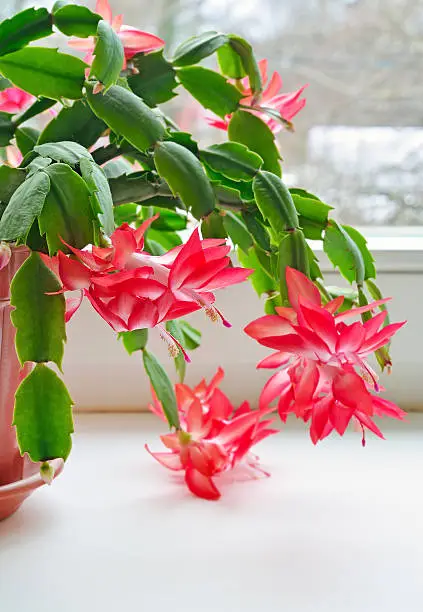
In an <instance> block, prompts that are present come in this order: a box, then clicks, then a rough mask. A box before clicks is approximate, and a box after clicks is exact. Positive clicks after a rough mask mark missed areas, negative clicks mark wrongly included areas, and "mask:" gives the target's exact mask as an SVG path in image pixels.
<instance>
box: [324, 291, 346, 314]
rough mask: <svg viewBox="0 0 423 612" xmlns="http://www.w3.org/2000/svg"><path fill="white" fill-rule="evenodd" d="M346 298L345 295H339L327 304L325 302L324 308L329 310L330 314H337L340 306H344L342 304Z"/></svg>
mask: <svg viewBox="0 0 423 612" xmlns="http://www.w3.org/2000/svg"><path fill="white" fill-rule="evenodd" d="M344 299H345V298H344V296H343V295H339V296H338V297H336V298H335V299H333V300H331V301H330V302H328V303H327V304H325V305H324V306H323V308H324V309H325V310H327V311H328V312H330V314H335V312H336V311H337V310H338V308H340V307H341V306H342V304H343V303H344Z"/></svg>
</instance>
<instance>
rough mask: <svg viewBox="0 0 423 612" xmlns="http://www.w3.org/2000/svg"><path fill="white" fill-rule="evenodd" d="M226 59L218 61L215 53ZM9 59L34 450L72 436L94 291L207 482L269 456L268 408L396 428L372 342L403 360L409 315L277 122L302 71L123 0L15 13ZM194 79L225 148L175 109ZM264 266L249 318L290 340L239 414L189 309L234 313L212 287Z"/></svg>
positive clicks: (49, 452) (25, 433)
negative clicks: (208, 379)
mask: <svg viewBox="0 0 423 612" xmlns="http://www.w3.org/2000/svg"><path fill="white" fill-rule="evenodd" d="M54 32H56V33H58V32H60V33H62V34H63V35H65V36H66V37H69V39H68V41H67V42H66V43H64V44H63V45H62V47H61V48H62V49H64V50H61V51H58V50H57V49H55V48H51V47H45V46H42V43H41V44H40V43H37V42H36V41H38V40H39V39H44V38H45V37H47V36H49V35H51V34H53V33H54ZM66 45H68V47H69V49H68V50H67V51H66ZM75 50H76V51H75ZM78 50H80V51H83V52H84V56H83V59H81V58H80V57H78V56H77V55H75V53H77V52H78ZM212 56H214V57H216V58H217V64H216V66H217V68H216V69H211V68H209V67H204V66H202V65H200V64H201V62H202V61H203V60H205V59H206V58H211V57H212ZM207 66H209V63H207ZM0 73H1V75H2V79H1V89H2V91H1V92H0V110H1V113H0V146H1V147H2V157H3V160H4V163H3V165H2V166H1V167H0V212H1V219H0V240H1V241H2V242H1V266H2V267H5V266H6V265H7V264H8V260H9V257H10V254H11V253H12V252H13V249H15V248H17V247H20V248H22V245H23V246H24V247H26V248H27V249H28V256H27V258H26V259H25V261H24V263H23V265H22V266H21V267H20V268H19V270H18V271H17V273H16V274H15V276H14V278H13V281H12V285H11V305H12V307H13V311H12V314H11V317H12V322H13V325H14V326H15V328H16V352H17V356H18V358H19V361H20V363H21V365H22V366H24V365H25V364H27V365H28V364H32V367H29V368H27V374H26V376H25V377H24V378H23V380H22V382H21V383H20V386H19V387H18V389H17V391H16V398H15V410H14V420H13V423H14V425H15V426H16V431H17V438H18V442H19V446H20V450H21V453H27V454H28V455H29V457H30V458H31V460H32V461H34V462H41V469H42V472H43V474H44V475H45V478H46V479H48V478H49V468H48V464H47V463H46V462H47V461H48V460H50V459H53V458H63V459H66V458H67V456H68V454H69V452H70V449H71V433H72V416H71V406H72V400H71V398H70V396H69V393H68V391H67V390H66V387H65V384H64V383H63V382H62V379H61V377H60V376H59V375H58V374H57V372H56V371H55V370H56V369H58V370H59V371H60V370H61V365H62V357H63V351H64V344H65V341H66V329H65V325H66V321H68V320H69V319H70V318H71V317H72V316H73V314H74V313H75V312H76V311H77V309H78V307H79V305H80V304H81V301H82V300H83V299H86V300H87V301H88V302H89V303H90V304H91V305H92V307H93V308H94V309H95V311H96V312H97V313H98V314H99V315H100V316H101V317H102V318H103V319H104V320H105V321H106V322H107V323H108V324H109V325H110V326H111V327H112V328H113V330H114V331H115V332H116V333H117V334H119V336H120V338H121V340H122V342H123V344H124V346H125V347H126V349H127V350H128V351H129V352H130V353H132V352H135V351H141V352H142V359H143V364H144V367H145V371H146V373H147V375H148V377H149V379H150V381H151V385H152V388H153V390H154V394H155V398H154V405H153V411H154V412H156V413H157V414H159V415H160V416H162V417H163V418H165V419H166V420H167V422H168V425H169V426H170V427H171V429H172V433H170V434H168V435H167V436H163V437H162V440H163V442H164V443H165V445H166V446H167V448H168V451H166V452H164V453H153V455H154V456H155V457H156V458H157V459H158V460H159V461H160V462H162V463H164V464H165V465H166V466H167V467H170V468H171V469H179V470H184V471H185V476H186V482H187V484H188V486H189V488H190V489H191V491H193V492H194V493H195V494H197V495H200V496H203V497H206V498H210V499H216V498H217V497H219V491H218V490H217V489H216V487H215V484H214V482H213V480H212V477H214V476H216V475H219V474H221V473H222V472H225V471H228V470H232V469H235V468H236V467H239V464H240V462H242V461H245V460H246V461H247V463H248V465H249V466H250V467H252V468H254V469H255V468H256V467H257V464H256V460H255V458H253V459H252V458H251V454H250V453H249V449H250V447H251V446H252V445H253V444H255V443H256V442H258V441H259V440H261V439H262V438H264V437H266V436H267V435H270V434H273V433H275V430H273V429H270V428H269V425H270V424H271V421H272V419H269V418H268V415H269V413H270V412H273V411H276V410H278V412H279V415H280V417H281V418H282V420H285V419H286V417H287V415H288V414H289V413H290V412H293V413H294V414H296V416H297V417H300V418H302V419H304V421H310V422H311V430H310V431H311V437H312V440H313V442H317V441H318V440H320V439H322V438H323V437H325V436H326V435H328V434H329V433H330V432H331V431H332V430H336V431H337V432H338V433H339V434H341V435H342V434H343V433H344V431H345V429H346V427H347V426H348V424H349V423H350V421H351V420H353V421H354V422H356V423H357V424H359V425H360V426H361V427H362V428H369V429H370V430H371V431H373V432H374V433H376V434H377V435H380V436H381V435H382V434H381V432H380V431H379V429H378V428H377V426H376V425H375V423H374V422H373V420H372V417H373V416H374V415H383V414H386V415H388V416H392V417H395V418H401V417H402V414H403V413H402V411H401V410H400V409H399V408H397V407H396V406H395V405H393V404H392V403H390V402H388V401H387V400H385V399H382V398H380V397H379V395H378V392H379V387H378V383H377V376H376V374H375V372H374V371H373V370H372V369H371V367H370V366H369V365H368V363H367V362H366V360H365V358H366V356H367V355H369V354H370V353H373V352H375V353H376V357H377V360H378V362H379V364H380V366H381V367H382V369H383V368H384V367H386V366H390V356H389V349H388V342H389V340H390V338H391V336H392V335H393V333H394V332H395V331H396V329H397V328H398V327H399V326H400V325H401V324H390V323H389V322H388V316H387V311H386V306H385V303H386V299H383V298H382V296H381V295H380V292H379V289H378V288H377V286H376V284H375V281H374V279H375V276H376V271H375V266H374V261H373V258H372V256H371V254H370V252H369V250H368V248H367V246H366V241H365V239H364V238H363V236H362V235H361V234H360V233H359V232H358V231H357V230H356V229H354V228H352V227H348V226H343V225H340V224H339V223H337V222H336V221H335V219H334V218H333V217H332V216H329V215H330V213H331V206H329V205H327V204H326V203H324V202H322V201H321V200H320V199H319V198H318V197H317V196H316V195H314V194H312V193H311V192H310V191H308V190H305V189H303V188H298V187H296V188H288V187H287V186H286V184H285V183H284V182H283V179H282V165H281V161H282V159H281V154H280V151H279V148H278V146H277V143H276V140H275V133H276V132H277V131H278V130H280V129H287V130H292V123H291V120H292V119H293V117H294V116H295V115H296V114H297V113H298V112H299V111H300V110H301V109H302V108H303V106H304V104H305V100H304V98H302V94H303V90H304V87H301V89H299V90H298V91H296V92H293V93H282V92H281V88H282V81H281V78H280V76H279V74H278V73H276V72H275V73H273V75H272V76H271V77H270V78H268V75H267V63H266V61H260V62H257V61H256V58H255V56H254V53H253V50H252V47H251V45H250V44H249V43H248V42H247V41H246V40H244V39H243V38H240V37H239V36H237V35H234V34H224V33H219V32H206V33H204V34H201V35H199V36H195V37H193V38H191V39H189V40H187V41H186V42H184V43H182V44H181V45H180V46H179V47H178V48H177V49H176V51H175V52H174V53H173V55H170V54H169V52H168V51H167V50H166V48H165V42H164V41H162V40H161V39H160V38H158V37H157V36H155V35H153V34H150V33H147V32H142V31H140V30H136V29H135V28H132V27H129V26H125V25H122V18H121V16H118V17H115V18H113V16H112V13H111V9H110V7H109V5H108V3H107V0H99V2H98V3H97V7H96V12H92V11H90V10H89V9H88V8H86V7H83V6H77V5H74V4H66V3H64V2H62V1H60V0H59V2H56V4H55V5H54V7H53V9H52V11H51V12H49V11H48V10H47V9H44V8H39V9H32V8H31V9H27V10H25V11H23V12H21V13H19V14H17V15H15V16H14V17H12V18H11V19H8V20H6V21H4V22H3V23H1V24H0ZM181 90H186V91H187V92H188V94H190V95H191V96H192V97H193V98H194V99H195V100H196V101H197V102H198V103H199V104H200V105H202V106H203V107H204V109H207V111H205V121H206V122H208V123H209V124H210V126H211V127H209V128H208V129H209V130H210V131H212V133H214V134H215V135H216V140H217V142H218V144H213V145H211V146H207V147H201V146H199V144H198V143H197V142H196V140H195V138H194V137H193V136H192V135H191V134H189V133H186V132H183V131H181V130H179V129H178V126H177V125H176V124H175V123H174V121H173V120H172V119H170V118H169V117H168V116H167V115H166V114H165V113H164V112H163V111H162V109H161V106H160V105H161V104H163V103H165V102H167V101H169V100H171V99H172V98H174V97H175V96H177V95H178V94H179V92H180V91H181ZM207 113H212V114H213V117H212V116H211V114H209V115H207ZM213 130H214V131H213ZM219 130H225V131H226V135H227V140H226V141H224V142H221V140H222V137H224V134H223V133H222V131H219ZM182 230H190V235H189V238H188V239H187V240H186V241H185V243H183V241H182V238H181V234H180V232H181V231H182ZM183 234H184V235H185V231H184V232H183ZM308 240H312V241H321V242H323V248H324V251H325V252H326V254H327V256H328V257H329V259H330V261H331V262H332V263H333V265H334V267H336V268H338V270H339V272H340V274H341V275H342V276H343V277H344V278H345V279H346V280H347V281H348V282H349V283H351V284H352V285H353V289H354V290H353V291H352V292H351V291H350V292H349V294H348V299H344V297H343V295H339V294H334V293H333V292H332V291H331V290H330V289H329V288H327V287H326V286H325V283H324V280H323V275H322V273H321V271H320V269H319V265H318V260H317V257H316V254H315V253H314V252H313V250H312V248H311V247H310V245H309V244H308V242H307V241H308ZM231 245H232V246H231ZM232 247H234V249H235V250H236V254H237V259H238V262H239V265H233V263H232V260H231V258H230V257H229V251H230V250H231V248H232ZM248 277H249V279H250V281H251V284H252V286H253V288H254V290H255V291H256V292H257V293H258V294H259V295H260V296H264V309H265V312H266V314H265V316H263V317H262V318H260V319H258V320H256V321H253V322H252V323H250V324H249V325H248V326H247V328H246V330H245V331H246V333H247V334H248V335H249V336H251V337H253V338H254V339H256V340H257V341H258V342H259V343H261V344H263V345H264V346H267V347H270V348H271V349H273V350H275V351H276V352H275V353H274V354H272V355H270V356H269V357H267V358H266V359H264V360H263V361H262V362H261V363H260V364H259V367H264V368H278V372H277V373H276V374H274V375H273V376H272V377H271V378H270V380H269V382H268V383H267V385H266V386H265V388H264V390H263V393H262V396H261V399H260V406H259V410H258V411H253V410H251V409H250V407H249V406H248V404H245V405H243V406H241V407H240V408H238V409H236V410H235V409H234V407H233V406H232V405H231V403H230V402H229V400H228V398H226V396H224V395H223V394H222V393H221V392H220V391H219V389H218V388H217V384H218V381H217V380H215V379H214V382H212V383H211V385H210V386H208V385H207V384H206V383H205V382H203V383H201V385H200V386H199V387H198V388H196V389H195V390H189V389H188V388H187V387H185V386H184V385H182V384H181V383H182V381H183V378H184V374H185V367H186V362H187V361H189V357H188V354H187V352H189V351H190V350H192V349H195V348H196V346H198V343H199V340H200V335H199V333H198V332H197V331H196V330H195V329H193V328H192V327H191V326H190V325H189V323H188V322H187V321H186V320H185V319H184V317H186V316H187V315H189V314H190V313H192V312H194V311H196V310H199V309H203V310H204V312H205V313H206V315H207V316H208V317H209V318H210V319H211V320H212V321H221V322H222V323H223V325H229V323H228V322H227V321H226V320H225V318H224V316H223V314H222V313H221V312H220V310H219V309H218V308H217V307H216V306H215V291H216V290H218V289H221V288H223V287H226V286H228V285H233V284H235V283H239V282H241V281H244V280H246V279H247V278H248ZM68 292H72V293H70V294H69V295H68ZM351 296H352V297H351ZM369 299H375V300H376V301H375V302H372V303H369ZM351 319H353V322H352V323H351ZM153 330H157V332H158V333H159V334H160V335H161V336H162V338H164V339H165V340H166V342H167V344H168V346H169V352H170V355H171V356H172V358H174V359H175V364H176V369H177V372H178V374H179V376H180V379H181V383H180V384H179V387H177V389H176V393H175V390H174V388H173V386H172V384H171V382H170V380H169V378H168V377H167V375H166V373H165V371H164V369H163V367H162V365H161V364H160V363H159V362H158V360H157V359H156V358H155V357H154V355H153V354H152V353H151V352H150V351H149V350H148V349H147V342H148V337H149V333H150V332H151V331H153ZM240 333H241V330H240ZM52 366H53V367H52ZM54 366H57V367H56V368H55V367H54ZM220 377H221V373H220V374H219V373H218V378H219V380H220ZM275 400H277V402H276V405H275ZM262 417H264V420H262ZM363 431H364V429H363Z"/></svg>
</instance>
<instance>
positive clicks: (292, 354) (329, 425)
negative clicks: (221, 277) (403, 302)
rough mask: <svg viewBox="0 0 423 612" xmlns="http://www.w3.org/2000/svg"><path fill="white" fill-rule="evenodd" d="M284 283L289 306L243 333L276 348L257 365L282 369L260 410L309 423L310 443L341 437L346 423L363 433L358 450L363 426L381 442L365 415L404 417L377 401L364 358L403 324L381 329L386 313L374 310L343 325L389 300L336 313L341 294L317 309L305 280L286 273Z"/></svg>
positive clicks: (265, 391)
mask: <svg viewBox="0 0 423 612" xmlns="http://www.w3.org/2000/svg"><path fill="white" fill-rule="evenodd" d="M286 280H287V285H288V296H289V301H290V304H291V306H292V308H285V307H280V308H277V309H276V310H277V313H278V314H276V315H266V316H264V317H260V318H259V319H257V320H255V321H253V322H251V323H250V324H249V325H247V327H246V328H245V331H246V333H247V334H248V335H249V336H251V337H252V338H255V339H256V340H257V341H258V342H259V343H260V344H262V345H264V346H267V347H269V348H272V349H275V350H276V352H275V353H273V354H272V355H270V356H269V357H266V358H265V359H263V361H261V362H260V363H259V364H258V366H257V367H259V368H279V367H282V369H281V370H279V371H278V372H277V373H276V374H274V375H273V376H272V377H271V378H270V379H269V381H268V382H267V383H266V385H265V387H264V389H263V391H262V394H261V397H260V410H266V409H267V408H268V406H269V405H270V404H272V403H273V402H274V401H275V400H276V399H278V403H277V409H278V412H279V415H280V417H281V419H282V421H286V418H287V415H288V414H289V413H291V412H292V413H294V414H295V415H296V416H297V417H299V418H301V419H303V420H304V421H305V422H307V421H311V427H310V436H311V439H312V441H313V443H316V442H318V441H319V440H322V439H323V438H325V437H326V436H328V435H329V434H330V433H331V432H332V431H333V430H336V431H337V432H338V433H339V434H340V435H343V434H344V432H345V430H346V428H347V427H348V424H349V423H350V421H351V420H353V422H355V423H356V424H357V425H359V427H360V428H361V430H362V432H363V445H364V443H365V438H364V428H367V429H369V430H371V431H372V432H373V433H375V434H376V435H377V436H379V437H381V438H383V435H382V432H381V431H380V429H379V428H378V427H377V425H376V424H375V423H374V421H373V419H372V417H373V416H389V417H393V418H396V419H403V418H404V416H405V412H404V411H403V410H401V409H400V408H398V406H396V405H395V404H393V403H392V402H390V401H388V400H386V399H382V398H381V397H379V396H378V395H377V392H378V391H380V387H379V385H378V383H377V376H376V374H375V372H373V370H372V368H371V367H370V365H369V364H368V363H367V361H366V357H367V356H368V355H370V354H371V353H373V352H374V351H376V350H377V349H378V348H380V347H382V346H384V345H385V344H387V343H388V341H389V340H390V338H391V337H392V336H393V334H394V333H395V332H396V331H397V330H398V329H399V328H400V327H402V326H403V325H404V323H405V322H401V323H392V324H390V325H386V326H385V327H381V326H382V325H383V323H384V321H385V318H386V314H387V313H386V311H381V312H380V313H379V314H377V315H375V316H373V317H372V318H371V319H369V320H368V321H366V322H365V323H362V322H361V321H355V322H354V323H350V324H347V323H346V322H345V321H348V320H349V319H351V318H352V317H355V316H357V315H360V314H362V313H363V312H369V311H371V310H374V309H375V308H377V307H378V306H381V305H382V304H383V303H385V302H386V301H387V300H388V299H389V298H387V299H384V300H378V301H376V302H372V303H371V304H369V305H368V306H362V307H358V308H353V309H352V310H347V311H345V312H341V313H339V314H336V312H337V310H338V309H339V308H340V307H341V306H342V303H343V299H344V298H343V297H342V296H341V297H338V298H336V299H334V300H332V301H331V302H329V303H327V304H325V305H322V302H321V296H320V293H319V291H318V289H317V288H316V286H315V285H314V284H313V283H312V282H311V281H310V280H309V279H308V278H307V277H306V276H304V274H302V273H301V272H298V271H297V270H294V269H292V268H287V272H286ZM357 370H358V371H357Z"/></svg>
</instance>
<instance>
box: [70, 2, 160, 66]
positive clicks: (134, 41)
mask: <svg viewBox="0 0 423 612" xmlns="http://www.w3.org/2000/svg"><path fill="white" fill-rule="evenodd" d="M95 12H96V13H98V14H99V15H101V17H102V18H103V19H104V20H105V21H107V22H108V23H109V24H110V25H111V26H112V28H113V29H114V31H115V32H116V33H117V35H118V36H119V38H120V40H121V42H122V45H123V51H124V53H125V59H124V63H123V66H122V68H123V69H124V68H126V60H128V59H131V58H132V57H133V56H134V55H136V54H137V53H141V52H142V53H148V52H149V51H154V50H155V49H161V48H162V47H163V45H164V44H165V43H164V40H162V39H161V38H159V37H158V36H155V35H154V34H149V32H142V31H141V30H137V29H136V28H132V27H130V26H126V25H122V19H123V16H122V15H117V16H116V17H113V15H112V9H111V7H110V4H109V2H108V0H97V4H96V7H95ZM68 44H69V45H70V46H71V47H73V48H74V49H78V50H80V51H87V52H88V53H87V55H86V56H85V58H84V61H85V62H86V63H87V64H91V63H92V60H93V51H94V47H95V40H94V38H93V37H92V36H90V37H88V38H76V39H74V40H70V41H69V42H68Z"/></svg>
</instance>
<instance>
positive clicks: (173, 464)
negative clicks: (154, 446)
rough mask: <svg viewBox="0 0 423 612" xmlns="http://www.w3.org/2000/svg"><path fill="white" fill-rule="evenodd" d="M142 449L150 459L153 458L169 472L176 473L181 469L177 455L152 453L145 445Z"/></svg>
mask: <svg viewBox="0 0 423 612" xmlns="http://www.w3.org/2000/svg"><path fill="white" fill-rule="evenodd" d="M144 448H145V450H146V451H147V452H148V453H150V455H151V456H152V457H154V459H155V460H156V461H158V462H159V463H161V464H162V465H164V467H166V468H168V469H169V470H173V471H175V472H177V471H179V470H182V469H183V467H182V463H181V459H180V457H179V454H178V453H153V452H152V451H151V450H150V449H149V448H148V445H147V444H145V445H144Z"/></svg>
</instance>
